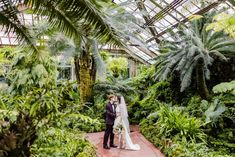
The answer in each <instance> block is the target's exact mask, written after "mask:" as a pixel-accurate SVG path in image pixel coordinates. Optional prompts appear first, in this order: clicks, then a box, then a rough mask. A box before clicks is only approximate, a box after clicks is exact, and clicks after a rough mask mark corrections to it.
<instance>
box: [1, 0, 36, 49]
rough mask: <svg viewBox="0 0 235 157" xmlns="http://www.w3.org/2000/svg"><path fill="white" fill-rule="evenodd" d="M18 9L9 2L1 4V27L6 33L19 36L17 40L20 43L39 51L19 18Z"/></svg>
mask: <svg viewBox="0 0 235 157" xmlns="http://www.w3.org/2000/svg"><path fill="white" fill-rule="evenodd" d="M17 14H18V10H17V8H16V7H15V6H14V5H13V4H12V3H11V1H8V0H2V1H1V2H0V25H2V26H3V27H2V29H3V30H5V33H9V32H15V33H16V34H17V40H18V41H19V42H20V43H23V42H24V41H25V42H27V43H28V45H29V46H30V47H31V48H32V49H33V50H34V51H38V49H37V47H36V43H35V42H34V40H33V38H32V37H31V36H30V33H29V32H28V31H27V28H26V27H25V26H24V25H22V24H21V22H20V20H19V18H18V16H17Z"/></svg>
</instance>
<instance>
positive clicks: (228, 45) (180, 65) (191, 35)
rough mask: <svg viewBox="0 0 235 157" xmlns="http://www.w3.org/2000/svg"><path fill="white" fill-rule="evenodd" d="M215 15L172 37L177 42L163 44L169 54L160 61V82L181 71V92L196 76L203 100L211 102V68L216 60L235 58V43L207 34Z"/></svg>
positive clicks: (159, 59)
mask: <svg viewBox="0 0 235 157" xmlns="http://www.w3.org/2000/svg"><path fill="white" fill-rule="evenodd" d="M213 14H214V13H210V14H206V15H205V16H204V17H203V18H201V19H199V20H194V21H192V22H191V23H190V27H189V28H188V29H187V28H185V27H184V26H182V27H181V28H180V30H179V31H178V32H176V33H172V35H173V36H172V38H173V39H174V41H164V42H165V44H164V46H163V47H162V49H167V50H168V53H166V54H163V55H161V56H159V57H157V59H156V60H157V63H156V73H155V76H156V78H157V79H160V80H166V79H167V78H169V77H170V75H171V74H172V73H173V72H175V71H178V72H179V73H180V80H181V91H184V90H185V89H186V88H187V87H188V86H189V85H190V84H191V82H192V77H193V74H194V73H195V79H196V83H197V89H198V92H199V94H200V96H201V97H202V98H203V99H209V98H210V95H209V91H208V88H207V84H206V79H209V78H210V70H209V66H210V65H212V63H213V56H217V57H219V58H220V59H221V60H224V61H226V55H227V54H230V55H234V50H235V41H234V40H233V39H230V37H228V36H227V35H225V34H224V33H223V32H214V31H206V27H207V25H208V24H209V23H210V22H211V20H212V16H213Z"/></svg>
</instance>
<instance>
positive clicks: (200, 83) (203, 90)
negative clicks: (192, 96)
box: [196, 61, 210, 100]
mask: <svg viewBox="0 0 235 157" xmlns="http://www.w3.org/2000/svg"><path fill="white" fill-rule="evenodd" d="M203 66H204V64H203V63H202V61H199V63H198V65H197V67H196V77H197V89H198V93H199V95H200V96H201V98H202V99H206V100H208V99H210V95H209V91H208V88H207V85H206V79H205V73H204V70H203Z"/></svg>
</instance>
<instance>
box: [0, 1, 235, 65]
mask: <svg viewBox="0 0 235 157" xmlns="http://www.w3.org/2000/svg"><path fill="white" fill-rule="evenodd" d="M113 2H114V3H116V4H118V5H121V6H123V7H124V8H125V9H126V10H127V11H128V12H129V13H131V14H133V15H135V16H136V17H138V18H139V19H142V21H143V25H142V26H141V27H142V28H143V29H145V30H146V31H144V32H143V31H141V32H139V35H140V36H141V37H142V39H144V42H145V43H146V44H147V48H148V51H146V50H145V49H143V48H141V47H140V46H138V45H136V44H135V43H130V46H131V52H129V53H127V54H129V55H130V54H131V57H133V58H135V59H138V60H139V61H141V62H145V63H150V64H151V63H153V61H152V58H154V57H156V56H157V55H158V54H159V52H158V51H157V47H158V43H159V42H160V41H161V40H163V39H169V40H171V37H170V35H169V34H168V33H167V30H168V29H171V30H173V31H174V32H175V31H177V26H178V25H179V24H180V23H186V24H187V22H188V20H189V19H190V17H192V15H201V14H203V13H205V12H208V11H210V10H214V9H217V10H218V9H220V8H225V9H226V11H227V12H234V8H233V7H232V5H231V4H230V2H229V0H113ZM24 9H25V8H24V7H23V6H22V7H20V8H19V10H20V11H23V10H24ZM19 17H20V20H21V22H22V23H24V24H26V25H33V24H36V23H37V22H38V21H39V20H40V17H39V16H37V15H34V14H26V13H23V12H20V13H19ZM0 30H2V29H1V26H0ZM17 44H18V42H17V41H16V35H15V33H14V32H9V33H7V34H5V33H4V30H2V31H0V46H5V45H17Z"/></svg>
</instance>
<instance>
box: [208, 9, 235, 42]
mask: <svg viewBox="0 0 235 157" xmlns="http://www.w3.org/2000/svg"><path fill="white" fill-rule="evenodd" d="M213 20H214V21H213V22H212V23H211V24H209V25H208V26H207V30H211V29H213V30H214V31H215V32H219V31H224V32H225V33H227V34H229V35H230V36H231V37H232V38H234V39H235V32H234V29H235V14H226V13H224V12H223V13H220V14H218V15H216V16H215V17H214V18H213Z"/></svg>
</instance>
